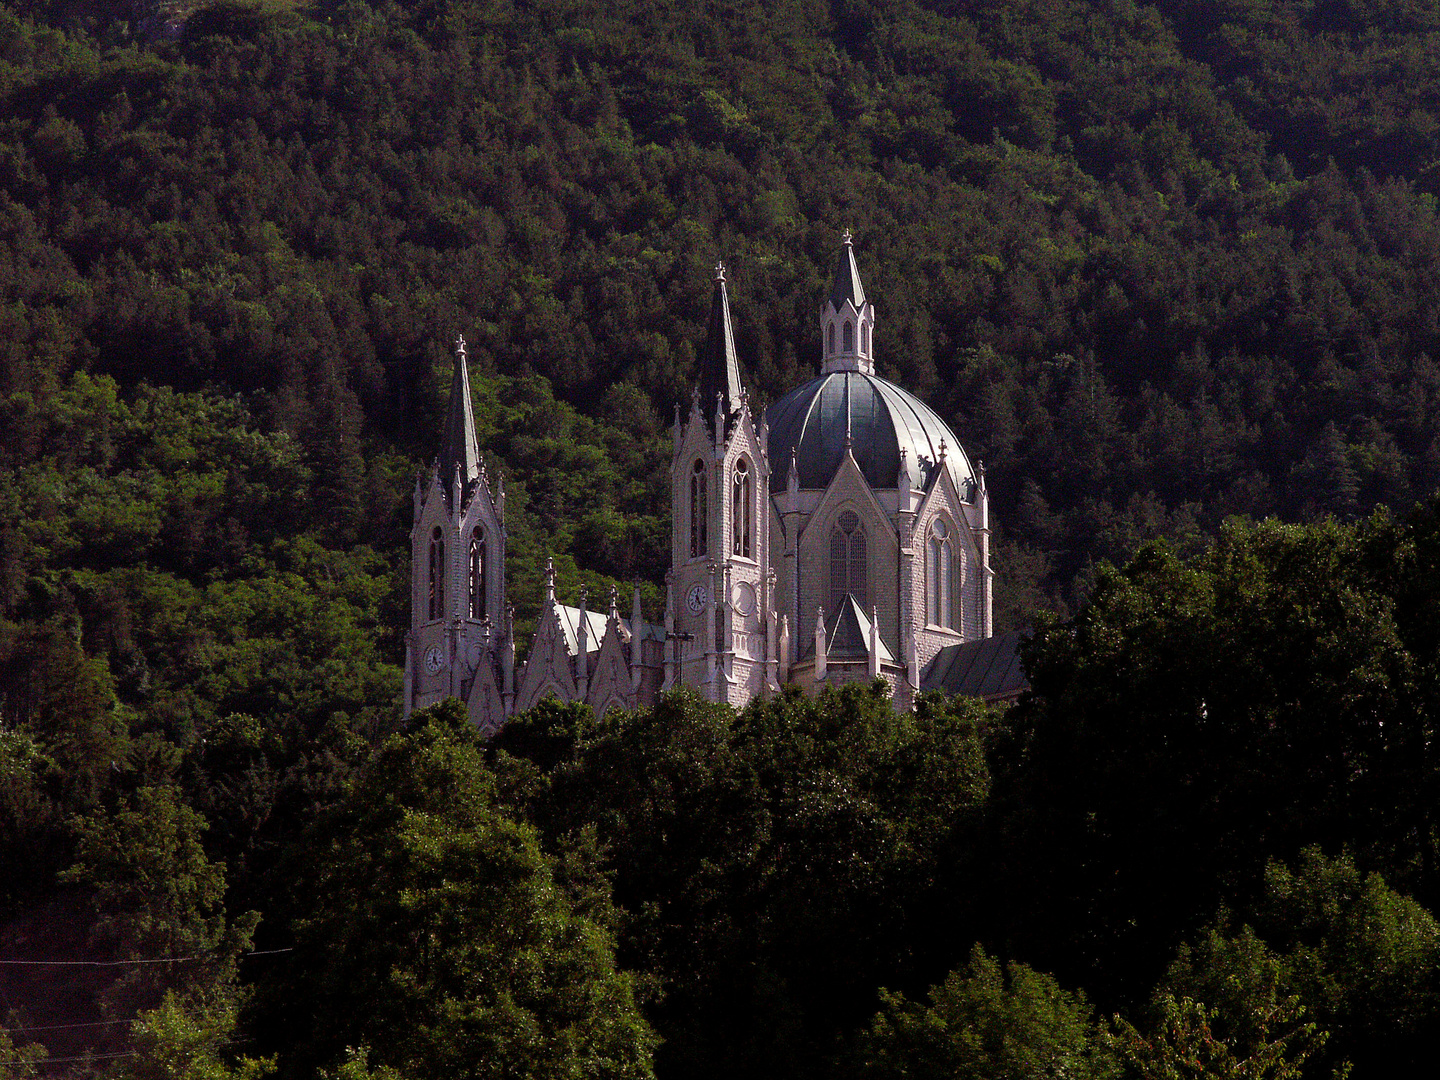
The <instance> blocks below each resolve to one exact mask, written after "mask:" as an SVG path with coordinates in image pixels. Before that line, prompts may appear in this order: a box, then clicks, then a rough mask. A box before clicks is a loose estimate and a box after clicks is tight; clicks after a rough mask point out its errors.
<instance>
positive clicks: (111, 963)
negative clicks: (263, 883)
mask: <svg viewBox="0 0 1440 1080" xmlns="http://www.w3.org/2000/svg"><path fill="white" fill-rule="evenodd" d="M294 951H295V950H294V949H262V950H260V951H259V952H247V953H241V954H240V959H242V960H245V959H248V958H250V957H252V956H274V955H275V954H276V953H287V952H294ZM214 958H215V957H214V954H213V953H212V954H209V955H206V956H161V957H157V958H155V959H152V960H0V965H5V966H8V967H125V966H126V965H128V964H185V963H190V962H191V961H196V960H213V959H214Z"/></svg>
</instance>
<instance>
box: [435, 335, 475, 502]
mask: <svg viewBox="0 0 1440 1080" xmlns="http://www.w3.org/2000/svg"><path fill="white" fill-rule="evenodd" d="M456 465H459V466H460V479H461V481H462V482H463V483H464V484H465V485H466V486H467V487H468V486H469V484H470V482H471V481H472V480H475V479H477V478H478V477H479V476H480V443H479V440H478V439H477V438H476V437H475V412H474V410H473V409H472V408H471V406H470V368H469V365H468V364H467V363H466V360H465V339H464V338H461V339H460V340H459V341H458V342H457V343H456V345H455V368H454V371H453V372H452V373H451V376H450V410H449V412H447V413H446V414H445V436H444V438H443V439H441V441H440V465H439V470H440V472H439V475H440V483H441V484H442V485H444V486H445V488H446V490H448V489H449V485H450V484H451V483H452V482H453V481H454V479H455V466H456Z"/></svg>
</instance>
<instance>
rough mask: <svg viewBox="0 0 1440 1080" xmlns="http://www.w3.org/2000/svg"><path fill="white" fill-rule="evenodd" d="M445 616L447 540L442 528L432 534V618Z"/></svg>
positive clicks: (437, 528) (436, 527) (437, 527)
mask: <svg viewBox="0 0 1440 1080" xmlns="http://www.w3.org/2000/svg"><path fill="white" fill-rule="evenodd" d="M444 614H445V539H444V535H443V534H442V533H441V532H440V526H439V525H436V526H435V531H434V532H432V533H431V534H430V618H432V619H439V618H442V617H443V616H444Z"/></svg>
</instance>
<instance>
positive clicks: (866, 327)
mask: <svg viewBox="0 0 1440 1080" xmlns="http://www.w3.org/2000/svg"><path fill="white" fill-rule="evenodd" d="M860 351H861V352H862V353H864V354H865V355H866V356H869V355H870V324H869V323H868V322H867V323H861V324H860Z"/></svg>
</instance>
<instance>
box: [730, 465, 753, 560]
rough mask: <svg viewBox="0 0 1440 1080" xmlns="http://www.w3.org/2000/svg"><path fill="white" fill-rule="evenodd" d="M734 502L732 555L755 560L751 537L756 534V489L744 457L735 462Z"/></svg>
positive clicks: (732, 510) (731, 519)
mask: <svg viewBox="0 0 1440 1080" xmlns="http://www.w3.org/2000/svg"><path fill="white" fill-rule="evenodd" d="M734 488H735V490H734V502H733V505H732V506H731V512H730V524H731V527H732V528H733V529H734V530H735V543H734V545H733V547H732V549H731V550H732V553H733V554H735V555H739V556H740V557H741V558H742V559H749V558H753V556H752V554H751V550H750V549H751V541H750V537H751V536H752V535H753V534H754V531H755V530H754V515H755V511H754V505H755V498H754V488H753V487H752V486H751V482H750V463H749V462H748V461H746V460H745V459H744V458H743V457H742V458H741V459H740V460H739V461H737V462H735V484H734Z"/></svg>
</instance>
